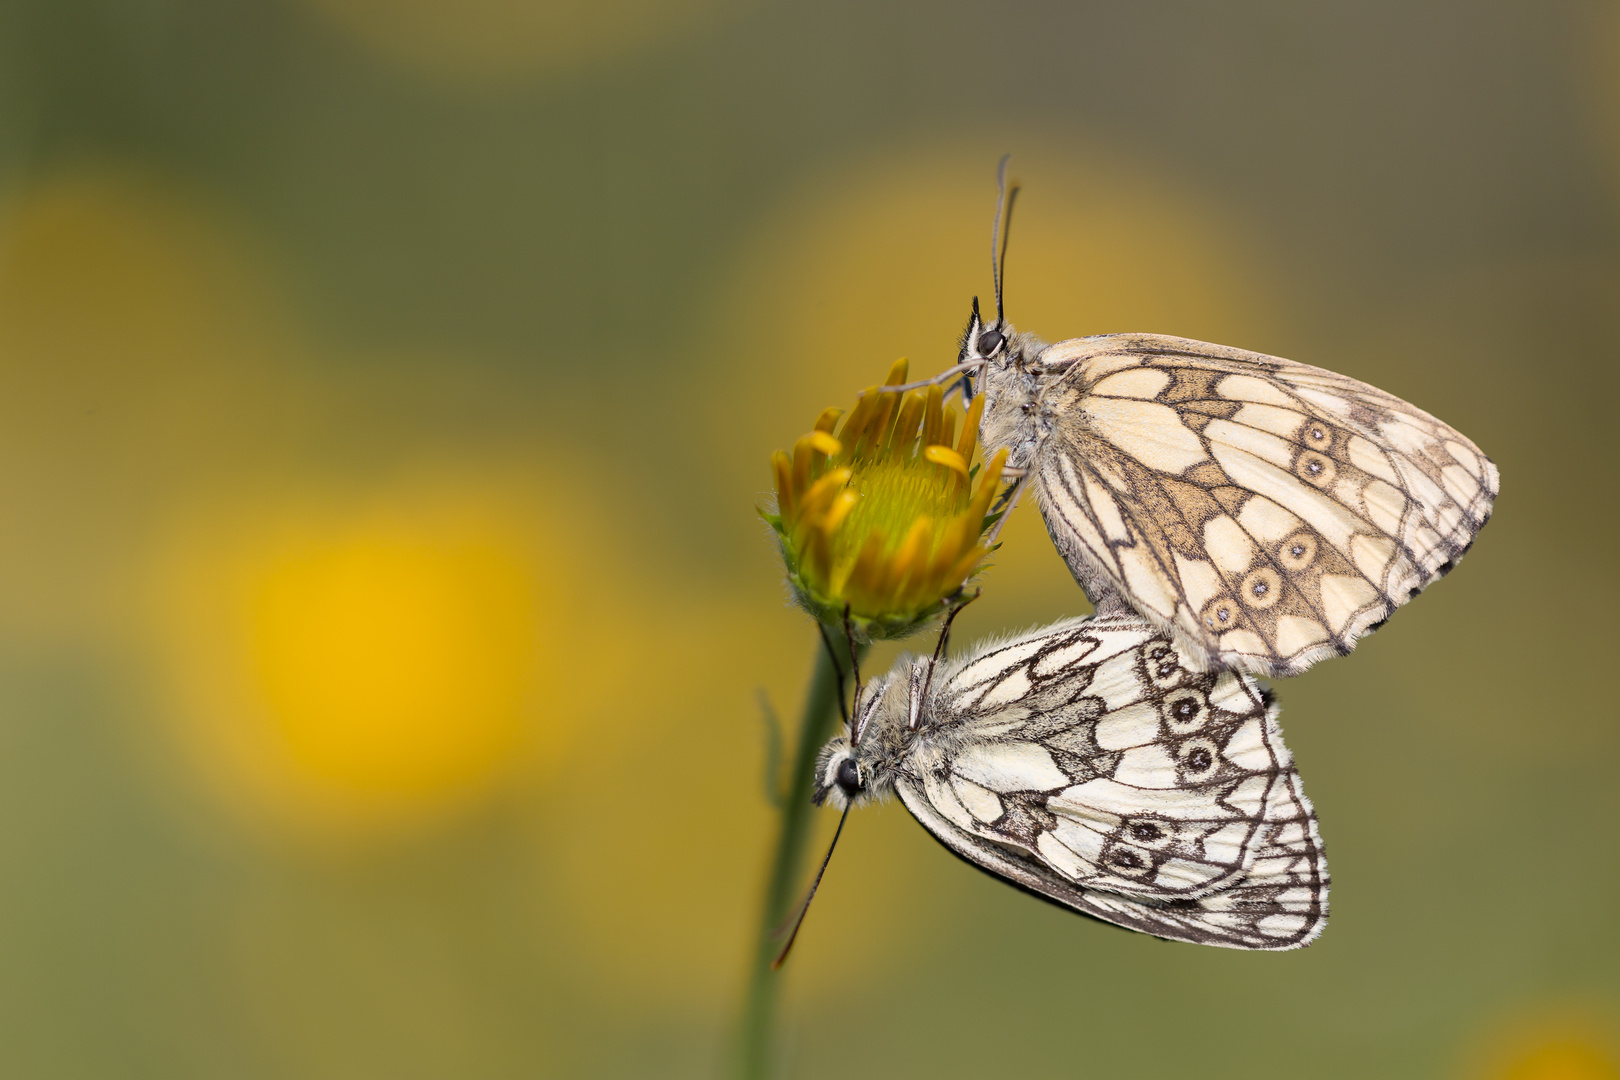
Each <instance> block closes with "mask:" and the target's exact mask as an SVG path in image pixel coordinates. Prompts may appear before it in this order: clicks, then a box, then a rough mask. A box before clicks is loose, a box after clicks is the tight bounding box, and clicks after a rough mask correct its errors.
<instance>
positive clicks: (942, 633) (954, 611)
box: [909, 589, 984, 731]
mask: <svg viewBox="0 0 1620 1080" xmlns="http://www.w3.org/2000/svg"><path fill="white" fill-rule="evenodd" d="M983 593H984V590H983V589H974V590H973V595H972V596H970V597H968V598H967V599H966V600H963V601H962V602H961V603H960V604H957V605H956V606H955V607H953V608H951V610H950V614H948V615H946V616H945V625H944V626H942V627H940V628H939V640H938V641H937V642H935V643H934V655H933V656H932V657H931V658H930V659H929V661H928V675H927V676H926V677H925V678H924V679H923V684H922V692H921V693H920V694H918V695H917V698H916V700H915V701H913V702H912V703H911V723H910V725H909V726H910V727H911V729H912V730H913V731H915V730H916V728H917V721H918V719H919V718H920V717H921V716H922V703H923V702H924V701H926V700H928V691H929V689H930V688H931V687H932V686H933V685H934V668H936V667H938V666H939V658H940V657H942V656H944V655H945V646H946V644H947V643H949V641H950V640H951V623H953V622H955V621H956V617H957V616H958V615H960V614H961V613H962V609H963V608H965V607H967V606H968V605H969V604H971V603H973V601H975V600H977V599H978V598H979V597H980V596H981V595H983Z"/></svg>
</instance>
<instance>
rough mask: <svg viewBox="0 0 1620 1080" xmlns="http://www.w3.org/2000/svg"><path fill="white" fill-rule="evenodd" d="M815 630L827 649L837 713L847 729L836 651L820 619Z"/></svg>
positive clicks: (842, 676) (841, 675) (846, 714)
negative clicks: (836, 694)
mask: <svg viewBox="0 0 1620 1080" xmlns="http://www.w3.org/2000/svg"><path fill="white" fill-rule="evenodd" d="M816 629H817V630H820V631H821V643H822V644H823V645H825V646H826V647H827V659H828V660H831V661H832V666H833V678H835V679H837V680H838V712H839V714H840V715H842V716H843V718H844V726H845V727H849V705H848V704H846V703H845V701H844V668H843V665H842V664H840V663H839V662H838V650H837V649H835V648H833V643H832V638H830V637H828V636H827V628H826V627H825V626H823V625H822V622H821V620H820V619H817V620H816Z"/></svg>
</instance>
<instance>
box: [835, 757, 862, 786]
mask: <svg viewBox="0 0 1620 1080" xmlns="http://www.w3.org/2000/svg"><path fill="white" fill-rule="evenodd" d="M835 779H836V781H837V784H838V787H839V788H840V790H842V791H843V793H844V794H845V795H854V794H855V793H856V792H858V791H860V790H861V770H860V769H859V768H858V767H857V766H856V764H855V759H854V758H845V759H844V760H843V761H840V762H839V763H838V773H837V776H836V777H835Z"/></svg>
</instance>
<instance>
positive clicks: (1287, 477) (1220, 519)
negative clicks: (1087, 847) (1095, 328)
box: [1035, 334, 1498, 676]
mask: <svg viewBox="0 0 1620 1080" xmlns="http://www.w3.org/2000/svg"><path fill="white" fill-rule="evenodd" d="M1037 363H1038V364H1039V365H1041V366H1042V368H1043V369H1044V370H1046V371H1047V372H1048V373H1049V375H1048V378H1049V381H1048V382H1047V383H1046V385H1045V387H1044V388H1043V391H1042V394H1041V404H1042V406H1043V409H1044V411H1045V413H1046V415H1048V416H1050V418H1051V419H1050V430H1049V432H1048V433H1047V434H1045V436H1044V438H1043V439H1042V441H1041V444H1040V447H1039V449H1038V450H1037V452H1036V455H1035V474H1036V475H1035V482H1036V490H1037V495H1038V497H1039V499H1040V504H1041V511H1042V514H1043V515H1044V517H1045V519H1046V522H1047V527H1048V529H1049V531H1050V532H1051V534H1052V536H1053V539H1054V540H1055V541H1056V542H1057V546H1058V548H1059V550H1060V551H1061V552H1062V553H1063V555H1064V557H1065V559H1066V560H1067V561H1068V562H1069V565H1070V567H1071V569H1073V570H1074V572H1075V576H1076V578H1077V579H1079V580H1080V581H1081V582H1082V584H1091V585H1093V586H1095V585H1098V584H1100V585H1102V586H1103V587H1104V588H1105V589H1111V590H1113V591H1115V592H1117V594H1118V595H1119V596H1120V597H1121V598H1122V599H1123V600H1124V601H1125V602H1126V603H1127V604H1128V605H1129V606H1131V607H1133V608H1135V609H1136V610H1137V611H1139V612H1141V613H1142V614H1143V615H1145V616H1147V617H1148V618H1149V619H1150V620H1151V621H1153V622H1155V623H1157V624H1158V625H1160V626H1163V627H1165V628H1167V629H1169V630H1171V631H1172V632H1173V633H1174V634H1175V635H1176V637H1177V640H1178V643H1179V644H1181V645H1182V646H1183V647H1184V648H1186V649H1187V650H1188V651H1189V652H1191V653H1192V654H1193V658H1194V661H1195V666H1197V667H1206V668H1207V667H1211V666H1221V665H1226V666H1233V667H1237V668H1239V669H1241V670H1244V671H1250V672H1255V673H1259V674H1265V675H1271V676H1285V675H1294V674H1297V673H1299V672H1300V671H1303V670H1304V669H1305V668H1307V667H1309V666H1310V665H1311V664H1313V663H1315V662H1316V661H1317V660H1319V659H1322V658H1324V657H1327V656H1332V655H1337V654H1340V653H1344V652H1348V651H1349V650H1350V649H1351V648H1352V647H1353V646H1354V644H1355V641H1356V639H1357V638H1359V637H1360V636H1362V635H1363V634H1365V633H1367V632H1368V631H1369V630H1370V629H1373V628H1375V627H1376V626H1377V625H1379V624H1381V623H1382V621H1383V620H1384V619H1385V618H1387V617H1388V616H1389V614H1390V613H1391V612H1392V611H1393V610H1394V609H1395V608H1397V607H1399V606H1400V605H1401V604H1403V603H1405V602H1406V601H1407V600H1408V599H1409V598H1410V597H1411V596H1414V595H1416V593H1417V592H1418V591H1420V590H1421V589H1422V588H1424V587H1425V586H1426V585H1428V583H1429V582H1431V581H1433V580H1434V579H1435V578H1436V577H1438V576H1440V575H1442V574H1444V573H1446V572H1447V571H1448V570H1449V569H1450V568H1451V566H1452V565H1453V564H1454V563H1455V562H1456V560H1457V559H1459V558H1461V557H1462V555H1463V553H1464V552H1466V551H1467V550H1468V547H1469V545H1470V544H1471V543H1472V541H1473V538H1474V536H1475V534H1476V533H1477V532H1478V531H1479V529H1480V528H1481V527H1482V526H1483V525H1484V523H1485V521H1486V519H1487V518H1488V517H1489V516H1490V510H1491V505H1492V502H1493V500H1494V499H1495V496H1496V492H1497V489H1498V477H1497V472H1496V468H1495V466H1494V465H1493V464H1492V463H1491V462H1490V460H1489V459H1488V458H1486V457H1485V456H1484V454H1482V453H1481V452H1480V451H1479V449H1478V447H1476V446H1474V444H1473V443H1472V442H1470V441H1469V440H1468V439H1467V438H1466V437H1464V436H1463V435H1462V434H1461V433H1459V432H1457V431H1456V430H1454V429H1452V428H1450V427H1448V426H1447V425H1445V424H1443V423H1442V422H1440V421H1439V420H1436V419H1435V418H1434V417H1432V416H1430V415H1428V414H1427V413H1425V412H1423V411H1421V410H1419V409H1417V408H1415V407H1413V406H1411V405H1408V404H1407V403H1406V402H1404V401H1401V400H1400V399H1399V398H1396V397H1393V396H1391V395H1389V394H1386V393H1384V392H1383V391H1381V390H1378V389H1376V388H1375V387H1371V386H1368V385H1366V384H1365V383H1361V382H1358V381H1356V380H1354V379H1350V378H1347V377H1345V376H1342V375H1336V374H1334V373H1332V372H1329V371H1324V370H1322V369H1320V368H1313V367H1309V366H1307V365H1304V364H1296V363H1293V362H1291V361H1287V360H1282V359H1278V358H1276V357H1269V356H1263V355H1261V354H1258V353H1249V352H1244V351H1243V350H1240V349H1230V348H1226V347H1224V346H1218V345H1209V344H1206V343H1204V342H1198V341H1190V340H1187V339H1183V338H1172V337H1162V336H1157V335H1147V334H1128V335H1127V334H1118V335H1107V336H1103V337H1096V338H1076V339H1074V340H1071V341H1063V342H1058V343H1057V344H1055V345H1052V346H1050V347H1049V348H1047V349H1045V350H1044V351H1043V352H1042V353H1041V354H1040V355H1039V357H1038V359H1037ZM1099 579H1100V580H1099ZM1094 599H1095V597H1094Z"/></svg>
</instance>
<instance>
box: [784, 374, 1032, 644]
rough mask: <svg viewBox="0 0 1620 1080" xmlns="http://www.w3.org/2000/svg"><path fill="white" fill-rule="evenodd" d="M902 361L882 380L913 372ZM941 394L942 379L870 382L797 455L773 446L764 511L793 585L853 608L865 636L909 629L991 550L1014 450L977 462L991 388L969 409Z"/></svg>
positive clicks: (820, 610)
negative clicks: (772, 504) (771, 508)
mask: <svg viewBox="0 0 1620 1080" xmlns="http://www.w3.org/2000/svg"><path fill="white" fill-rule="evenodd" d="M906 367H907V365H906V361H905V360H898V361H896V362H895V364H894V366H893V367H892V368H891V369H890V370H889V377H888V379H887V380H886V381H885V384H884V385H886V386H896V385H899V384H900V383H903V382H905V381H906ZM944 402H945V395H944V392H943V391H942V390H941V389H940V388H939V387H937V386H931V387H928V388H927V389H924V390H912V391H909V392H907V393H905V394H899V393H896V392H893V391H883V390H880V389H879V388H878V387H872V388H870V389H868V390H866V391H864V392H863V393H862V394H861V395H860V397H859V399H858V400H857V401H856V403H855V407H854V408H853V409H851V410H850V412H849V415H848V416H847V417H844V418H843V423H842V424H841V425H840V424H839V423H838V421H839V418H840V416H841V415H842V414H841V413H840V411H839V410H837V409H828V410H826V411H825V412H823V413H822V414H821V417H820V419H818V420H817V421H816V425H815V430H813V431H811V432H810V433H809V434H807V435H805V436H804V437H803V438H801V439H799V441H798V442H797V443H796V444H795V445H794V447H793V452H792V453H791V454H788V453H784V452H782V451H777V453H776V454H775V455H774V456H773V458H772V465H773V467H774V468H775V471H776V513H774V514H771V513H766V514H765V515H764V516H765V519H766V520H767V521H769V522H770V523H771V527H772V528H774V529H775V530H776V534H777V538H778V540H779V541H780V544H781V548H782V561H783V562H784V563H785V564H786V567H787V573H788V582H789V583H790V584H791V585H792V587H793V592H794V596H795V597H796V599H797V600H798V602H799V603H800V604H801V605H803V607H804V608H805V610H807V611H809V612H810V614H812V615H814V616H815V617H816V618H818V619H820V620H822V621H823V622H828V623H833V624H835V625H837V624H841V623H842V621H843V619H844V617H845V613H846V611H847V612H848V616H849V620H850V623H851V628H852V629H853V630H854V632H855V634H856V636H857V637H859V638H862V639H866V640H870V639H874V638H893V637H902V636H904V635H905V634H908V633H910V632H911V631H913V630H915V629H917V628H918V627H919V626H921V625H922V624H923V623H924V622H926V621H927V620H929V619H930V618H932V617H933V616H935V615H937V614H939V613H940V612H941V611H943V610H944V609H945V607H946V605H947V604H948V602H949V601H950V599H951V598H953V597H954V596H956V595H957V594H958V593H959V592H960V591H961V589H962V584H963V582H965V581H966V580H967V579H968V577H969V576H970V575H971V574H972V573H973V572H974V570H975V569H977V568H978V566H979V563H980V560H982V559H983V558H984V556H985V555H986V554H987V553H988V551H989V548H988V547H987V546H986V545H985V543H984V542H983V539H982V537H983V533H984V530H985V528H986V526H987V525H988V524H990V522H991V520H992V519H991V518H990V514H989V510H990V504H991V502H992V500H994V499H995V496H996V492H997V491H998V490H999V488H1000V478H1001V467H1002V464H1003V463H1004V462H1005V461H1006V451H1005V450H1003V451H998V452H997V454H996V456H995V457H994V458H992V459H991V460H990V462H989V463H987V464H986V465H985V467H984V468H983V469H974V468H970V463H971V462H972V460H973V452H974V449H975V447H976V445H977V441H978V424H979V413H980V410H981V408H982V402H983V398H980V399H978V400H976V401H975V402H974V403H973V407H972V408H970V409H969V410H968V414H967V416H966V418H965V420H964V418H963V417H962V416H961V414H960V413H958V412H957V411H956V410H955V409H954V408H946V407H945V403H944ZM959 423H960V425H961V435H960V437H957V435H956V431H957V427H958V424H959ZM975 479H977V481H978V483H977V486H975V484H974V481H975Z"/></svg>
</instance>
